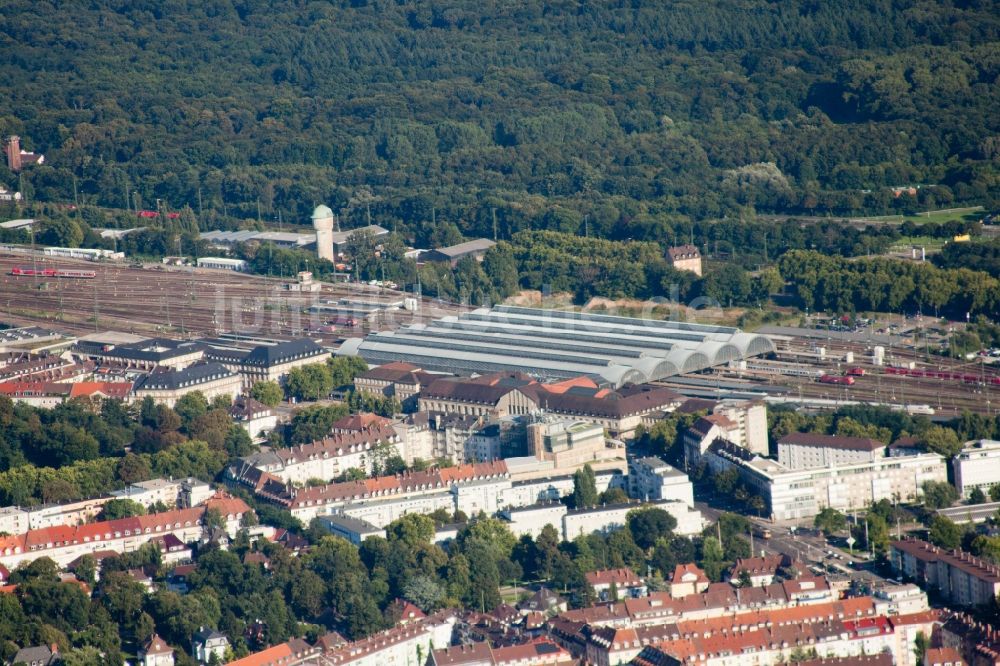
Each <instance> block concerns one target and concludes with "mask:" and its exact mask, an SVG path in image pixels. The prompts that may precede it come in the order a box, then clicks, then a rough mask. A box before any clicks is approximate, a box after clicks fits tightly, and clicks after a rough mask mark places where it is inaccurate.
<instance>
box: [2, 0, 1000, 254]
mask: <svg viewBox="0 0 1000 666" xmlns="http://www.w3.org/2000/svg"><path fill="white" fill-rule="evenodd" d="M70 17H71V20H69V19H70ZM998 40H1000V12H997V6H996V3H994V2H990V1H986V0H962V1H954V2H936V1H933V0H894V1H891V0H884V1H880V2H862V1H861V0H849V1H847V2H838V3H818V2H814V1H812V0H793V1H790V2H783V3H775V2H750V1H749V0H738V1H735V2H722V1H720V0H708V1H702V2H691V1H688V0H685V1H679V2H670V3H664V2H648V1H642V0H630V1H624V0H622V1H618V2H605V3H585V2H581V1H579V0H552V1H550V2H542V1H538V0H515V1H507V0H505V1H503V2H499V1H497V0H487V1H486V2H469V1H468V0H436V1H434V2H413V1H409V0H351V1H350V2H348V1H347V0H340V1H325V2H321V1H318V0H288V1H286V2H281V3H273V2H265V1H264V0H197V1H194V0H95V1H94V2H90V3H84V4H80V3H66V2H61V1H57V0H50V1H45V0H11V1H9V2H5V3H3V6H2V7H0V94H2V96H3V99H4V100H5V104H4V108H3V110H2V111H0V132H2V133H3V134H5V135H6V134H10V133H17V134H19V135H21V136H22V137H23V142H24V145H25V147H27V148H28V149H32V150H37V151H40V152H43V153H45V155H46V162H45V164H44V165H41V166H37V167H32V168H29V169H26V170H25V171H24V172H23V174H22V177H21V179H20V180H21V182H20V183H19V182H18V181H19V179H18V177H17V176H16V175H14V174H12V173H10V172H9V171H7V170H6V168H5V167H0V183H2V184H6V185H7V186H10V187H14V186H18V185H20V186H22V187H23V189H24V191H25V193H26V195H27V196H28V197H29V199H30V200H32V201H62V202H69V201H73V199H74V188H75V189H76V193H77V196H79V197H80V199H81V201H82V202H85V203H89V204H95V205H103V206H111V207H117V208H127V207H137V208H156V207H157V205H158V204H157V200H160V201H159V206H160V207H161V208H166V209H172V210H182V209H185V208H188V209H189V210H190V211H192V212H194V213H196V214H198V215H199V217H200V218H201V219H200V220H199V224H200V226H201V227H202V228H203V229H204V228H209V227H215V226H227V225H230V226H231V225H236V224H238V223H240V221H246V220H251V219H252V220H256V219H258V218H260V219H264V220H266V221H273V220H275V219H277V218H279V216H280V218H281V219H282V220H283V221H285V222H289V221H293V222H304V221H305V220H306V217H307V215H308V213H309V211H310V210H311V208H312V206H313V205H315V204H316V203H318V202H326V203H328V204H329V205H331V206H332V207H333V208H334V210H335V211H337V212H338V213H339V214H340V215H341V218H342V220H343V222H344V224H345V225H347V226H351V225H357V224H361V223H362V222H364V221H365V220H367V219H368V218H369V216H371V219H372V220H373V221H377V222H379V223H381V224H383V225H384V226H387V227H389V228H393V229H396V230H398V231H400V232H401V233H405V234H406V235H407V239H408V240H410V239H412V240H413V242H416V243H417V244H418V245H421V244H423V243H425V242H427V240H428V239H429V238H430V237H431V236H432V235H433V234H434V233H435V231H436V229H437V226H438V225H439V224H440V223H441V222H450V223H453V224H454V225H456V226H457V228H458V229H459V230H460V231H461V232H462V233H463V234H465V235H486V236H490V237H492V236H493V230H494V219H495V220H496V229H497V234H498V235H499V237H501V238H510V237H511V236H512V235H513V234H514V233H516V232H517V231H521V230H525V229H535V230H538V229H549V230H558V231H569V232H571V233H584V232H586V233H589V234H590V235H592V236H595V237H599V238H606V239H619V240H624V239H629V238H631V239H636V240H662V239H663V236H665V235H667V234H665V233H664V226H663V225H664V224H666V223H670V224H672V223H676V222H683V221H685V220H702V219H709V218H729V219H741V218H745V219H749V218H750V217H751V216H752V215H753V214H754V212H755V211H763V212H777V213H794V214H815V215H825V214H827V213H851V212H858V211H867V212H870V213H886V212H907V211H912V210H916V209H926V208H933V207H946V206H950V205H953V204H959V203H961V204H983V205H986V206H993V205H995V203H996V199H997V192H998V189H997V174H998V168H997V167H998V165H997V159H998V157H1000V116H998V114H997V113H996V111H995V110H996V108H997V106H998V96H1000V86H998V85H997V83H998V76H1000V55H998V54H1000V49H998V48H997V42H998ZM909 184H914V185H922V186H923V187H921V188H920V189H919V190H918V193H917V195H916V196H910V195H906V194H904V195H902V196H899V197H894V196H893V193H892V192H891V191H890V189H889V188H890V187H892V186H900V185H909ZM494 215H495V217H494ZM667 237H668V238H669V236H667ZM682 237H683V236H682Z"/></svg>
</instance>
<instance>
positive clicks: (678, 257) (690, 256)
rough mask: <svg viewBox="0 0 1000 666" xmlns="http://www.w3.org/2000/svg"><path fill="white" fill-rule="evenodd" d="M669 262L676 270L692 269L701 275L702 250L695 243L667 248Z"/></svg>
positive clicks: (692, 271)
mask: <svg viewBox="0 0 1000 666" xmlns="http://www.w3.org/2000/svg"><path fill="white" fill-rule="evenodd" d="M667 262H668V263H669V264H670V265H671V266H673V267H674V268H675V269H676V270H679V271H690V272H691V273H694V274H695V275H697V276H698V277H701V252H700V251H699V250H698V248H697V247H695V246H694V245H690V244H686V245H678V246H676V247H671V248H667ZM723 305H725V304H723Z"/></svg>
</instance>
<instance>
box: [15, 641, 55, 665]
mask: <svg viewBox="0 0 1000 666" xmlns="http://www.w3.org/2000/svg"><path fill="white" fill-rule="evenodd" d="M61 661H62V657H61V656H60V655H59V646H58V645H56V644H55V643H53V644H52V645H37V646H34V647H26V648H21V649H20V650H18V651H17V653H16V654H14V658H13V659H11V661H10V662H9V663H10V664H12V666H13V665H21V664H23V665H24V666H52V665H53V664H58V663H60V662H61Z"/></svg>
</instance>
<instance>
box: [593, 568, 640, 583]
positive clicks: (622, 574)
mask: <svg viewBox="0 0 1000 666" xmlns="http://www.w3.org/2000/svg"><path fill="white" fill-rule="evenodd" d="M584 578H586V579H587V582H588V583H590V584H591V585H592V586H594V585H610V584H611V583H614V584H615V585H619V586H620V585H638V584H641V583H642V579H641V578H639V576H638V575H636V573H635V572H634V571H632V570H631V569H629V568H628V567H623V568H621V569H602V570H600V571H590V572H588V573H586V574H584Z"/></svg>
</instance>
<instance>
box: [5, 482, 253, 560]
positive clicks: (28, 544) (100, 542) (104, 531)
mask: <svg viewBox="0 0 1000 666" xmlns="http://www.w3.org/2000/svg"><path fill="white" fill-rule="evenodd" d="M210 510H214V511H217V512H219V513H220V514H221V515H222V517H223V520H224V522H225V530H226V532H227V533H228V534H229V535H230V537H235V536H236V532H237V531H238V530H239V528H240V523H241V520H242V518H243V515H244V514H246V513H248V512H250V507H249V506H247V505H246V503H245V502H243V500H241V499H238V498H233V497H228V496H218V497H216V498H214V499H211V500H209V501H208V502H206V503H205V505H204V506H199V507H195V508H192V509H175V510H172V511H164V512H161V513H152V514H147V515H144V516H135V517H132V518H122V519H120V520H111V521H106V522H98V523H87V524H83V525H61V526H53V527H45V528H42V529H37V530H30V531H28V532H24V533H22V534H17V535H14V536H5V537H4V536H0V564H2V565H3V566H5V567H7V568H8V569H13V568H15V567H16V566H17V565H18V564H20V563H21V562H30V561H32V560H35V559H37V558H39V557H48V558H51V559H52V560H53V561H55V563H56V564H57V565H59V566H60V567H65V566H66V565H68V564H69V563H70V562H72V561H73V560H75V559H77V558H78V557H80V556H82V555H88V554H89V555H92V554H94V553H96V552H97V551H101V550H110V551H114V552H116V553H127V552H131V551H134V550H137V549H138V548H139V547H140V546H142V545H143V544H145V543H147V542H149V541H152V540H154V539H156V538H158V537H162V536H165V535H166V534H172V535H174V536H175V537H177V538H178V539H179V540H180V541H181V542H183V543H190V542H191V541H196V540H198V539H199V538H201V536H202V533H203V527H204V517H205V513H206V512H207V511H210Z"/></svg>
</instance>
